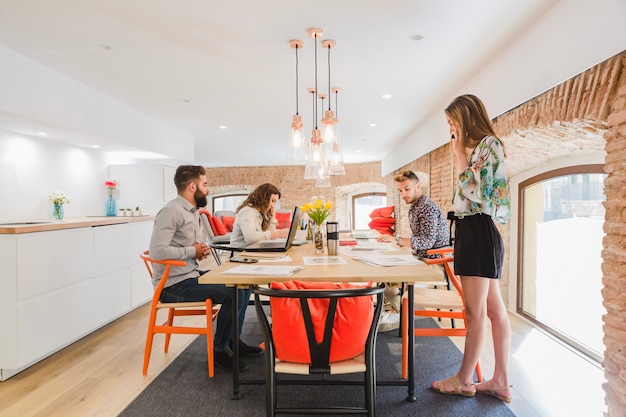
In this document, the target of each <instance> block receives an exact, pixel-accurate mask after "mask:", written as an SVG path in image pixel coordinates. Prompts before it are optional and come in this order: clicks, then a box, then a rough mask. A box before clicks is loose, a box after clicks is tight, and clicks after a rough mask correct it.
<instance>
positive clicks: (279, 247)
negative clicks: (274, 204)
mask: <svg viewBox="0 0 626 417" xmlns="http://www.w3.org/2000/svg"><path fill="white" fill-rule="evenodd" d="M301 218H302V212H301V211H300V207H298V206H295V207H294V209H293V214H292V216H291V226H290V227H289V234H288V235H287V239H275V240H274V239H272V240H262V241H260V242H257V243H255V244H253V245H250V246H247V247H246V248H245V251H246V252H286V251H287V250H289V248H290V247H291V245H293V241H294V239H295V238H296V232H297V231H298V225H299V224H300V220H301Z"/></svg>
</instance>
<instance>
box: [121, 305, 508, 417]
mask: <svg viewBox="0 0 626 417" xmlns="http://www.w3.org/2000/svg"><path fill="white" fill-rule="evenodd" d="M253 310H254V308H249V309H248V318H247V319H246V323H245V325H244V331H243V336H242V339H243V340H244V341H246V342H248V343H249V344H252V343H255V344H256V343H258V342H260V341H261V340H262V336H261V330H260V328H259V326H258V324H257V322H256V316H255V315H254V311H253ZM415 322H416V326H422V327H433V326H435V325H436V324H435V322H433V321H432V320H431V319H418V320H416V321H415ZM157 337H158V336H157ZM173 337H176V335H174V336H173ZM400 345H401V339H400V337H398V332H397V331H391V332H387V333H380V334H379V336H378V341H377V346H376V365H377V372H378V378H379V379H393V378H399V375H400V347H401V346H400ZM153 354H159V352H154V353H153ZM415 358H416V359H415V360H416V370H415V375H416V390H415V391H416V396H417V401H415V402H413V403H410V402H407V401H406V400H405V398H406V395H407V389H406V387H400V386H393V387H389V386H387V387H385V386H378V387H377V396H376V408H377V415H378V416H380V417H396V416H397V417H405V416H421V417H431V416H432V417H435V416H437V417H440V416H463V417H474V416H475V417H478V416H490V417H510V416H514V414H513V413H512V412H511V411H510V409H509V408H508V407H507V406H506V405H505V404H504V403H502V402H501V401H499V400H497V399H496V398H493V397H489V396H486V395H476V396H475V397H472V398H465V397H460V396H456V395H443V394H438V393H436V392H434V391H432V390H430V389H429V386H430V383H431V382H432V381H435V380H439V379H444V378H447V377H449V376H450V375H454V374H455V373H456V371H457V370H458V367H459V365H460V362H461V353H460V352H459V350H458V349H457V348H456V346H454V344H453V343H452V342H451V341H450V340H448V338H445V337H421V338H417V339H416V346H415ZM244 360H245V362H246V364H248V366H249V367H250V369H249V370H248V371H246V372H244V373H242V374H241V378H242V379H254V378H258V379H262V378H263V356H259V357H255V358H245V359H244ZM206 369H207V364H206V339H205V338H204V337H198V338H197V339H196V340H194V341H193V342H192V344H191V345H190V346H189V347H188V348H187V349H186V350H185V351H183V352H182V353H181V354H180V356H179V357H178V358H176V360H174V362H172V364H171V365H170V366H168V367H167V368H166V369H165V370H164V371H163V372H162V373H161V375H159V376H158V377H157V378H156V379H155V380H154V381H153V382H152V383H151V384H150V385H149V386H148V387H147V388H146V389H145V390H144V391H143V392H142V393H141V394H140V395H139V396H138V397H137V398H136V399H135V400H134V401H133V402H132V403H131V404H129V405H128V407H127V408H126V409H124V410H123V411H122V413H121V414H120V416H121V417H145V416H150V417H179V416H180V417H195V416H198V417H200V416H202V417H206V416H241V417H257V416H258V417H262V416H265V387H264V385H242V386H241V393H242V395H243V398H242V399H240V400H232V399H231V393H232V378H231V373H229V372H226V371H224V370H222V369H220V368H219V367H217V366H216V369H215V377H214V378H209V377H208V376H207V373H206ZM278 401H279V406H285V405H288V404H292V405H298V406H300V405H304V404H307V403H318V402H319V401H324V403H326V404H341V405H357V406H360V405H361V404H362V401H363V388H362V387H360V386H311V385H308V386H286V385H282V386H279V387H278Z"/></svg>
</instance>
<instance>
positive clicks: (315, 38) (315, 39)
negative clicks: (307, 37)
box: [313, 34, 317, 129]
mask: <svg viewBox="0 0 626 417" xmlns="http://www.w3.org/2000/svg"><path fill="white" fill-rule="evenodd" d="M313 40H314V41H315V94H317V34H315V36H314V37H313ZM313 97H315V95H314V96H313ZM313 104H314V105H315V111H314V114H315V120H314V122H315V129H317V104H316V103H315V100H314V101H313Z"/></svg>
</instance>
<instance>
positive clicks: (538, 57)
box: [381, 0, 626, 175]
mask: <svg viewBox="0 0 626 417" xmlns="http://www.w3.org/2000/svg"><path fill="white" fill-rule="evenodd" d="M563 16H567V17H568V18H567V19H566V22H567V25H564V24H563V23H562V22H563ZM625 49H626V1H624V0H596V1H586V0H561V1H560V2H558V3H557V4H556V5H555V6H554V7H553V8H551V9H550V10H549V11H548V13H547V14H546V15H545V16H543V17H542V18H541V19H540V20H538V21H537V22H536V23H535V25H533V26H532V27H529V28H528V30H527V32H526V33H525V34H524V35H523V36H521V37H519V38H517V39H516V40H515V42H513V43H511V44H510V45H509V46H508V47H507V48H506V50H503V51H502V53H501V54H499V55H498V56H497V57H495V58H494V59H493V60H492V61H490V62H485V67H484V69H483V70H482V71H481V72H480V73H478V74H477V75H476V76H475V77H474V78H473V79H471V80H469V82H467V83H466V84H465V85H463V86H461V88H459V89H458V91H457V93H456V94H454V96H457V95H461V94H466V93H471V94H475V95H477V96H478V97H480V98H481V99H482V100H483V101H484V102H485V106H486V107H487V110H488V111H489V112H490V116H491V117H495V116H498V115H500V114H502V113H505V112H506V111H508V110H510V109H512V108H514V107H516V106H518V105H520V104H522V103H524V102H526V101H528V100H529V99H531V98H533V97H535V96H537V95H539V94H541V93H542V92H544V91H546V90H549V89H550V88H552V87H554V86H555V85H558V84H560V83H562V82H563V81H565V80H567V79H569V78H571V77H573V76H575V75H576V74H579V73H581V72H582V71H584V70H586V69H588V68H590V67H592V66H594V65H597V64H598V63H600V62H602V61H604V60H606V59H608V58H610V57H612V56H614V55H617V54H619V53H620V52H622V51H623V50H625ZM454 96H451V97H450V100H452V99H453V98H454ZM450 100H448V101H447V102H445V103H441V105H440V109H441V110H440V111H436V112H435V113H434V114H432V115H431V116H430V117H429V118H428V119H427V120H425V121H424V122H423V123H422V124H421V125H420V126H419V127H418V128H417V129H416V130H415V131H414V132H413V133H412V134H411V135H409V136H408V137H407V138H406V139H405V140H403V141H402V142H400V143H399V144H398V146H396V147H395V148H394V149H393V150H392V151H391V152H390V153H389V154H387V155H386V156H385V157H384V158H383V159H382V162H381V171H382V174H383V175H386V174H388V173H389V172H391V171H393V170H394V169H397V168H399V167H401V166H403V165H406V164H408V163H409V162H411V161H413V160H415V159H417V158H419V157H420V156H422V155H425V154H426V153H428V152H429V151H432V150H433V149H436V148H438V147H440V146H442V145H444V144H445V143H447V142H448V138H449V137H448V126H447V124H446V121H445V116H444V113H443V109H444V108H445V107H446V106H447V105H448V103H449V101H450Z"/></svg>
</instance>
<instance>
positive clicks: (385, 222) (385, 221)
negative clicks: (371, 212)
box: [369, 217, 396, 227]
mask: <svg viewBox="0 0 626 417" xmlns="http://www.w3.org/2000/svg"><path fill="white" fill-rule="evenodd" d="M372 223H373V224H375V225H376V226H387V227H388V226H390V225H391V226H393V225H394V224H396V219H395V218H394V217H374V218H372V221H371V222H369V224H370V227H372V226H371V224H372Z"/></svg>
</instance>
